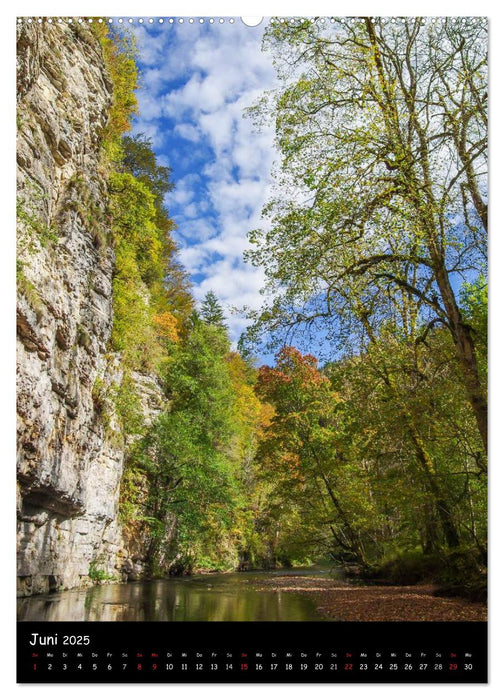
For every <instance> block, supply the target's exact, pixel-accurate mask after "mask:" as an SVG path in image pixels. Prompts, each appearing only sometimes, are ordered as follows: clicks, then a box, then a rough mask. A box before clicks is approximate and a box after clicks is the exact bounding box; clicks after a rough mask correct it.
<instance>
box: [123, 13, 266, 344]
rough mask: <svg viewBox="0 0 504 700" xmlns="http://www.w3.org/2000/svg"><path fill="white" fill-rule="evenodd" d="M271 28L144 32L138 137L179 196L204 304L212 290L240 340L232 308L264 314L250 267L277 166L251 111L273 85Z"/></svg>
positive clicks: (182, 233)
mask: <svg viewBox="0 0 504 700" xmlns="http://www.w3.org/2000/svg"><path fill="white" fill-rule="evenodd" d="M263 29H264V21H263V24H262V25H260V26H259V27H257V28H252V27H247V26H245V25H244V24H243V23H242V22H241V21H240V19H239V18H237V19H236V20H235V22H234V23H230V22H229V19H227V20H226V21H225V22H224V23H219V19H218V18H217V19H216V20H215V22H214V24H210V23H209V22H208V19H207V20H206V21H205V23H204V24H200V23H199V22H198V20H195V21H194V22H193V23H191V24H190V23H189V22H188V21H187V20H186V21H185V22H184V23H182V24H180V23H178V22H177V21H175V22H174V23H173V24H170V23H169V21H168V20H165V21H164V22H163V24H161V25H160V24H159V23H157V22H156V23H154V24H148V23H147V22H146V23H144V24H143V25H137V26H136V27H135V33H136V35H137V41H138V49H139V65H140V70H141V88H140V90H139V91H138V101H139V115H138V117H137V118H136V119H135V123H134V128H133V131H134V133H140V132H143V133H144V134H146V135H148V136H149V137H150V138H151V139H152V143H153V147H154V150H155V152H156V155H157V156H158V160H159V162H160V164H162V165H169V166H170V167H171V168H172V170H173V174H172V179H173V181H174V183H175V189H174V190H173V192H171V193H169V195H167V197H166V204H167V205H168V208H169V211H170V214H171V216H172V218H173V219H174V220H175V222H176V224H177V227H178V228H177V231H176V233H175V238H176V240H177V242H178V244H179V246H180V260H181V262H182V263H183V264H184V266H185V267H186V269H187V270H188V271H189V273H190V275H191V278H192V280H193V283H194V294H195V297H196V299H197V300H201V299H202V298H203V297H204V295H205V294H206V293H207V292H208V291H209V290H213V291H214V292H215V293H216V294H217V296H218V297H219V299H220V300H221V303H222V305H223V307H224V309H225V310H226V312H227V315H228V324H229V328H230V331H231V336H232V339H233V340H235V341H236V340H237V339H238V337H239V335H240V333H241V331H242V330H243V329H244V327H245V325H246V322H245V320H244V318H243V317H241V316H239V315H236V314H235V315H233V314H231V313H230V310H231V307H242V306H244V305H247V306H250V307H252V308H258V307H259V306H260V303H261V296H260V294H259V290H260V289H261V287H262V286H263V275H262V272H261V271H260V270H258V269H256V268H253V267H252V266H251V265H248V264H245V263H244V262H243V252H244V250H245V248H246V247H247V232H248V231H250V230H251V229H254V228H257V227H258V226H259V224H260V215H261V209H262V206H263V205H264V204H265V202H266V200H267V199H268V193H269V186H270V171H271V166H272V162H273V158H274V150H273V145H272V144H273V129H271V130H270V131H264V130H263V131H262V132H261V133H257V132H256V131H255V130H254V127H253V124H252V122H251V120H250V119H249V118H246V117H244V109H245V108H246V107H248V106H250V105H251V104H253V103H254V101H255V100H256V99H257V98H258V97H259V96H260V95H261V94H262V93H263V91H264V90H268V89H271V88H272V87H274V84H275V72H274V69H273V66H272V63H271V59H270V58H269V56H268V55H267V54H266V53H264V52H262V51H261V37H262V33H263Z"/></svg>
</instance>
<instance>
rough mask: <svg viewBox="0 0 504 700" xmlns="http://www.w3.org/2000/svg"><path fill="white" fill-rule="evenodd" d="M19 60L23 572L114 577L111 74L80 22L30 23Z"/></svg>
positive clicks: (24, 27) (116, 444)
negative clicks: (104, 395)
mask: <svg viewBox="0 0 504 700" xmlns="http://www.w3.org/2000/svg"><path fill="white" fill-rule="evenodd" d="M17 68H18V75H17V97H18V113H17V125H18V144H17V159H18V173H17V187H18V306H17V330H18V349H17V363H18V372H17V379H18V386H17V402H18V405H17V411H18V422H17V431H18V435H17V438H18V485H19V502H18V522H19V529H18V577H19V579H18V580H19V593H20V595H29V594H33V593H40V592H46V591H52V590H57V589H59V588H69V587H73V586H78V585H82V584H83V583H86V582H88V581H89V580H90V579H89V574H90V567H91V568H93V567H94V570H95V571H96V570H99V571H100V572H102V573H103V574H104V575H108V576H119V577H120V576H122V575H123V571H122V570H121V567H122V568H123V569H124V568H126V569H127V566H126V565H125V562H126V563H127V561H128V554H127V552H125V551H124V546H123V545H122V543H121V532H120V526H119V524H118V520H117V512H118V499H119V487H120V480H121V474H122V470H123V461H124V447H123V443H122V441H121V439H118V436H117V426H116V425H115V420H116V419H115V418H114V415H113V414H112V416H110V415H108V416H107V419H106V420H105V417H104V415H103V411H102V410H101V409H102V406H101V405H99V402H98V401H97V396H96V385H97V381H99V382H100V386H102V387H103V386H105V387H106V386H109V385H111V384H117V383H119V382H120V381H121V370H120V365H119V363H118V361H117V357H116V356H115V355H113V354H111V353H109V354H108V353H107V342H108V340H109V337H110V333H111V328H112V277H113V265H114V253H113V247H112V245H111V242H110V238H111V236H110V231H109V229H108V222H107V184H106V174H105V172H104V169H103V167H102V165H101V159H100V131H101V129H102V128H103V126H104V125H105V124H106V122H107V118H108V110H109V107H110V103H111V83H110V80H109V78H108V77H107V72H106V69H105V65H104V62H103V58H102V53H101V48H100V44H99V42H98V41H97V40H96V38H95V36H94V34H93V33H92V31H91V30H90V29H89V28H87V27H82V26H79V27H77V26H74V27H72V26H69V25H68V24H56V23H54V24H48V23H45V24H44V25H43V26H39V25H37V24H35V23H33V24H31V25H30V24H27V23H25V22H24V23H22V24H21V25H20V26H19V27H18V66H17ZM153 381H154V380H152V381H150V384H149V380H148V379H147V380H144V383H147V385H148V386H149V387H150V392H151V393H152V391H154V393H155V392H156V387H155V381H154V389H153V388H152V383H153ZM149 402H150V403H151V404H153V403H154V404H155V403H156V402H155V401H154V402H153V401H152V396H150V397H149V396H148V397H147V403H149ZM146 410H147V411H148V410H149V408H148V407H147V408H146Z"/></svg>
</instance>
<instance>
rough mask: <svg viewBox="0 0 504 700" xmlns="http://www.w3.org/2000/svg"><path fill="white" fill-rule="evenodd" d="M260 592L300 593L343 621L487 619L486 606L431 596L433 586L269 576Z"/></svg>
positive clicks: (332, 617)
mask: <svg viewBox="0 0 504 700" xmlns="http://www.w3.org/2000/svg"><path fill="white" fill-rule="evenodd" d="M260 590H264V591H266V590H274V591H289V592H292V593H301V594H304V595H308V596H310V597H312V598H313V599H314V601H315V602H316V605H317V610H318V611H319V612H321V613H322V614H323V615H325V616H326V617H328V618H331V619H335V620H342V621H345V622H384V621H388V622H456V621H461V622H472V621H485V620H486V619H487V606H486V604H485V603H472V602H469V601H467V600H465V599H463V598H451V597H450V598H446V597H440V596H438V595H436V596H435V595H434V592H435V590H436V588H435V586H433V585H428V584H427V585H423V584H416V585H412V586H367V585H356V584H355V583H354V584H350V585H348V584H345V583H342V582H341V581H337V580H331V579H328V578H319V577H315V576H289V575H288V574H287V575H284V576H274V577H273V576H272V577H271V578H268V579H265V580H263V581H262V582H261V588H260Z"/></svg>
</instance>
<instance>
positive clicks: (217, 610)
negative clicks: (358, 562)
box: [17, 569, 334, 622]
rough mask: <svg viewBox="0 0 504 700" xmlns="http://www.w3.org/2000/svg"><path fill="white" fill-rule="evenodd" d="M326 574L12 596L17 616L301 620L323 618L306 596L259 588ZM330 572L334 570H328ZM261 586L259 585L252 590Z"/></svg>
mask: <svg viewBox="0 0 504 700" xmlns="http://www.w3.org/2000/svg"><path fill="white" fill-rule="evenodd" d="M307 573H309V574H310V576H315V577H321V578H326V577H327V576H328V575H329V572H328V571H327V570H314V569H310V570H309V571H308V570H307V569H297V570H292V569H289V570H275V571H268V572H264V571H263V572H242V573H231V574H200V575H195V576H188V577H183V578H170V579H161V580H155V581H150V582H138V583H126V584H108V585H104V586H94V587H93V588H88V589H74V590H70V591H62V592H61V593H53V594H47V595H37V596H32V597H30V598H21V599H19V600H18V610H17V613H18V620H20V621H25V620H27V621H33V622H36V621H49V622H57V621H95V622H98V621H103V622H108V621H110V622H113V621H159V622H161V621H163V622H169V621H214V622H218V621H230V622H232V621H241V622H246V621H268V620H276V621H278V620H284V621H302V620H323V619H326V618H324V617H323V616H322V614H321V613H319V612H318V611H317V609H316V604H315V602H314V601H313V600H312V598H311V597H310V596H307V595H303V594H302V593H297V592H294V591H282V590H264V587H262V586H261V584H262V583H263V582H265V581H266V580H269V581H271V578H272V576H282V575H289V576H296V575H297V576H306V574H307ZM331 577H332V578H333V577H334V573H332V574H331ZM259 588H261V590H258V589H259Z"/></svg>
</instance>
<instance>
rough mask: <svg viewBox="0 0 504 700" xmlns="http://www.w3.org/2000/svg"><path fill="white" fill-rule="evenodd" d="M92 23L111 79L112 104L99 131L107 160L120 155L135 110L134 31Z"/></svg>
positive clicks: (136, 71)
mask: <svg viewBox="0 0 504 700" xmlns="http://www.w3.org/2000/svg"><path fill="white" fill-rule="evenodd" d="M91 27H92V31H93V33H94V34H95V36H96V37H97V38H98V41H99V42H100V45H101V49H102V53H103V59H104V61H105V66H106V68H107V71H108V73H109V77H110V80H111V82H112V105H111V107H110V111H109V118H108V121H107V124H106V126H105V128H104V129H103V133H102V147H103V149H104V152H105V154H106V158H107V159H108V160H109V161H111V162H120V160H121V159H122V157H123V151H122V136H123V134H124V132H125V131H129V129H130V119H131V115H132V114H135V113H136V110H137V100H136V96H135V89H136V88H137V87H138V70H137V66H136V61H135V55H136V54H135V40H134V35H133V33H127V32H126V30H122V32H121V33H119V32H116V33H114V34H111V33H110V28H109V26H108V24H107V23H105V22H103V23H98V22H93V24H92V25H91Z"/></svg>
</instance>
